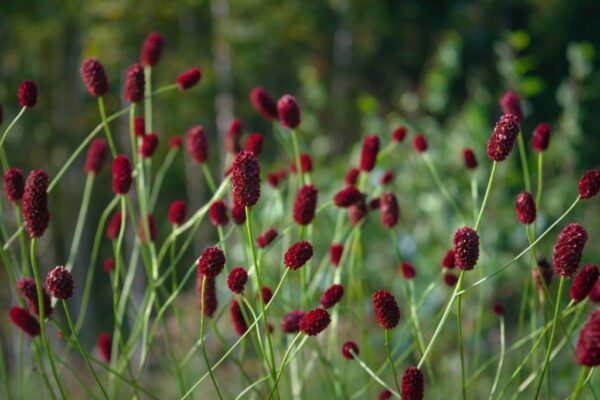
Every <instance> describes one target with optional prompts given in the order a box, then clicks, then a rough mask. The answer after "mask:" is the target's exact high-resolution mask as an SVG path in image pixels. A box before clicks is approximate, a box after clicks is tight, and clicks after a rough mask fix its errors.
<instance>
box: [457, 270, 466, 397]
mask: <svg viewBox="0 0 600 400" xmlns="http://www.w3.org/2000/svg"><path fill="white" fill-rule="evenodd" d="M463 278H464V274H463V273H462V271H461V273H460V275H459V277H458V283H457V284H456V287H457V288H458V290H459V291H460V290H461V288H462V282H463ZM456 324H457V328H458V348H459V350H460V382H461V388H462V396H463V400H466V398H467V387H466V378H465V375H466V370H465V348H464V344H463V335H462V296H459V297H458V302H457V304H456Z"/></svg>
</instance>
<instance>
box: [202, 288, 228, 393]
mask: <svg viewBox="0 0 600 400" xmlns="http://www.w3.org/2000/svg"><path fill="white" fill-rule="evenodd" d="M205 288H206V277H202V290H201V296H200V298H202V299H204V289H205ZM200 340H201V342H202V355H203V356H204V362H206V368H207V369H208V374H209V375H210V380H211V381H212V383H213V385H214V387H215V390H216V391H217V395H218V396H219V399H221V400H223V396H222V395H221V391H220V390H219V385H218V384H217V380H216V379H215V376H214V374H213V371H212V367H211V366H210V360H209V359H208V353H207V351H206V344H205V342H204V310H202V311H201V312H200Z"/></svg>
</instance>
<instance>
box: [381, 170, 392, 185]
mask: <svg viewBox="0 0 600 400" xmlns="http://www.w3.org/2000/svg"><path fill="white" fill-rule="evenodd" d="M393 180H394V171H392V170H391V169H388V170H387V171H385V172H384V173H383V175H381V179H379V183H380V184H382V185H389V184H390V183H392V181H393Z"/></svg>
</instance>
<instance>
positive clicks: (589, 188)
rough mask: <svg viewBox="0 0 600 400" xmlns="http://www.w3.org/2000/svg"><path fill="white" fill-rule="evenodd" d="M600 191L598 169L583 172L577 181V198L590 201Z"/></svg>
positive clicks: (599, 173)
mask: <svg viewBox="0 0 600 400" xmlns="http://www.w3.org/2000/svg"><path fill="white" fill-rule="evenodd" d="M599 191H600V169H590V170H588V171H585V173H584V174H583V176H582V177H581V179H580V180H579V196H580V197H581V198H582V199H591V198H592V197H594V196H596V195H597V194H598V192H599Z"/></svg>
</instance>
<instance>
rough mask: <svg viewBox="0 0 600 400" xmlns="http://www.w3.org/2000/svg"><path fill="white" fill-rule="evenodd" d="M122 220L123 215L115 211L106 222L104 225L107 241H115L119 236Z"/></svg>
mask: <svg viewBox="0 0 600 400" xmlns="http://www.w3.org/2000/svg"><path fill="white" fill-rule="evenodd" d="M122 219H123V215H122V214H121V211H117V212H116V213H114V214H113V216H112V217H111V219H110V220H109V221H108V224H107V225H106V237H107V238H108V240H115V239H116V238H117V236H119V231H120V230H121V220H122Z"/></svg>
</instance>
